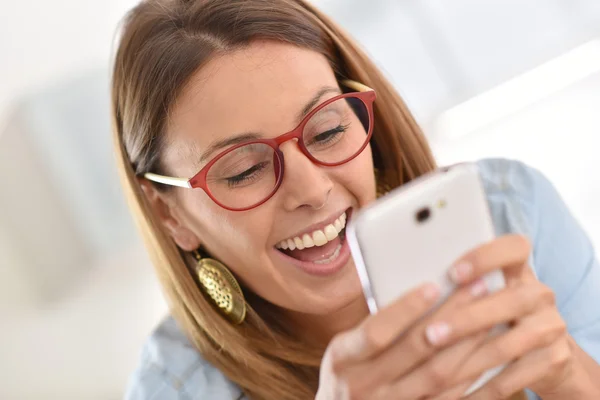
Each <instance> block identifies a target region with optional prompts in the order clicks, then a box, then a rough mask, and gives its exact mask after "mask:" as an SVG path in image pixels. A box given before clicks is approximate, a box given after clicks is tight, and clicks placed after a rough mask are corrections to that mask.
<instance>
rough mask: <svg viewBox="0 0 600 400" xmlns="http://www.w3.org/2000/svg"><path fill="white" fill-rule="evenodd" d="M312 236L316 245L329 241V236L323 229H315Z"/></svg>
mask: <svg viewBox="0 0 600 400" xmlns="http://www.w3.org/2000/svg"><path fill="white" fill-rule="evenodd" d="M336 236H337V235H336ZM312 238H313V241H314V242H315V246H323V245H324V244H325V243H327V236H325V233H323V231H314V232H313V234H312Z"/></svg>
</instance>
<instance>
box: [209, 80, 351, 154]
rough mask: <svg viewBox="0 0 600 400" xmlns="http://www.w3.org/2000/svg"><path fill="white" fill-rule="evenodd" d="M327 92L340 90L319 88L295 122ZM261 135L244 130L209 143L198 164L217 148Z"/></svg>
mask: <svg viewBox="0 0 600 400" xmlns="http://www.w3.org/2000/svg"><path fill="white" fill-rule="evenodd" d="M329 93H335V94H341V93H342V92H341V90H340V88H339V87H336V86H323V87H321V88H320V89H319V91H318V92H317V93H316V94H315V95H314V96H313V97H312V98H311V99H310V100H309V101H308V103H306V105H305V106H304V108H302V110H301V111H300V112H299V113H298V114H297V115H296V122H297V123H300V121H301V120H302V118H304V117H305V116H306V115H307V114H308V113H309V112H310V110H312V109H313V107H314V106H316V105H317V104H318V103H319V101H320V100H321V98H322V97H323V96H325V95H326V94H329ZM261 137H262V135H260V134H258V133H255V132H245V133H241V134H238V135H235V136H232V137H228V138H226V139H222V140H218V141H216V142H213V143H211V144H210V145H209V146H208V148H207V149H206V150H205V151H204V152H203V153H202V155H201V156H200V160H199V161H198V166H200V165H202V164H204V163H205V162H206V161H207V159H208V158H209V157H210V156H211V155H212V154H213V153H214V152H216V151H217V150H221V149H224V148H226V147H229V146H234V145H236V144H239V143H243V142H247V141H250V140H256V139H260V138H261Z"/></svg>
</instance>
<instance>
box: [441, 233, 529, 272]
mask: <svg viewBox="0 0 600 400" xmlns="http://www.w3.org/2000/svg"><path fill="white" fill-rule="evenodd" d="M530 252H531V244H530V242H529V240H528V239H527V238H526V237H525V236H521V235H506V236H501V237H499V238H498V239H495V240H493V241H491V242H489V243H486V244H483V245H482V246H480V247H478V248H476V249H475V250H472V251H470V252H468V253H467V254H465V255H464V256H462V257H461V258H460V259H459V260H458V261H457V262H456V263H455V264H454V265H453V266H452V267H451V268H450V271H449V276H450V279H452V281H453V282H455V283H457V284H464V283H469V282H472V281H473V280H475V279H477V278H479V277H482V276H483V275H485V274H487V273H488V272H491V271H494V270H497V269H505V270H511V269H519V268H522V267H523V266H524V265H526V263H527V261H528V258H529V254H530Z"/></svg>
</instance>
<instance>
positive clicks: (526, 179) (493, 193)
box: [477, 158, 566, 252]
mask: <svg viewBox="0 0 600 400" xmlns="http://www.w3.org/2000/svg"><path fill="white" fill-rule="evenodd" d="M477 166H478V168H479V173H480V176H481V181H482V183H483V187H484V189H485V192H486V195H487V198H488V202H489V205H490V211H491V213H492V216H493V218H494V222H495V224H496V228H497V231H498V232H497V233H499V234H505V233H520V234H523V235H526V236H528V237H529V238H530V239H531V240H532V241H535V240H536V238H537V237H538V236H539V235H540V233H541V230H540V228H541V226H540V224H539V222H540V218H541V217H542V216H543V217H551V218H554V219H557V218H560V217H561V216H562V214H564V213H565V212H566V206H565V205H564V203H563V202H562V199H561V197H560V195H559V194H558V192H557V191H556V189H555V188H554V186H553V185H552V183H551V182H550V181H549V180H548V178H546V176H545V175H543V174H542V173H541V172H540V171H538V170H537V169H535V168H532V167H531V166H528V165H527V164H525V163H522V162H520V161H515V160H510V159H503V158H490V159H484V160H480V161H478V162H477ZM535 251H536V249H535V248H534V252H535Z"/></svg>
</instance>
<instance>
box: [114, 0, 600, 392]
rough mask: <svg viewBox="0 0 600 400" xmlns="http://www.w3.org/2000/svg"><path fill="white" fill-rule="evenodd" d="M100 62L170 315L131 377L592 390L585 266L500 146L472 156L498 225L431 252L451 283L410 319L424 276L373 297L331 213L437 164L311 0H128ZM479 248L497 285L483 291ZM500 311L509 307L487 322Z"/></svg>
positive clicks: (595, 344) (170, 385) (232, 383)
mask: <svg viewBox="0 0 600 400" xmlns="http://www.w3.org/2000/svg"><path fill="white" fill-rule="evenodd" d="M114 65H115V66H114V76H113V100H112V107H113V113H114V124H115V140H116V152H117V155H118V163H119V167H120V171H121V176H122V180H123V184H124V188H125V191H126V193H127V196H128V199H129V204H130V207H131V209H132V210H133V213H134V214H135V216H136V220H137V223H138V224H139V228H140V230H141V232H142V234H143V236H144V239H145V242H146V245H147V247H148V249H149V251H150V254H151V256H152V259H153V262H154V265H155V267H156V272H157V274H158V276H159V278H160V281H161V284H162V287H163V290H164V292H165V295H166V298H167V300H168V302H169V306H170V309H171V312H172V315H173V317H174V319H168V320H166V321H165V322H164V323H163V324H162V325H161V326H160V327H159V328H158V329H157V331H156V332H155V333H154V334H153V335H152V337H151V338H150V340H149V341H148V342H147V345H146V346H145V350H144V353H143V357H142V361H141V365H140V367H139V368H138V370H137V371H136V373H135V375H134V376H133V377H132V380H131V384H130V386H129V389H128V395H127V397H128V398H132V399H150V398H155V399H175V398H198V399H217V400H221V399H238V398H239V399H241V398H250V399H275V400H281V399H312V398H315V396H316V398H317V399H319V400H327V399H347V398H348V399H349V398H352V399H417V398H428V399H432V398H435V399H457V398H460V397H461V395H462V393H464V392H465V390H466V389H467V388H468V387H469V386H470V385H471V384H472V383H473V382H474V381H475V380H476V379H477V377H478V376H480V374H481V373H482V372H483V371H485V370H487V369H489V368H491V367H494V366H497V365H502V364H505V363H509V366H508V367H507V368H506V369H504V370H503V371H502V372H501V373H500V374H499V375H497V376H496V377H495V378H494V379H493V380H491V381H490V382H488V383H487V384H486V385H484V386H483V387H482V388H480V389H479V390H477V391H475V392H474V393H472V394H471V395H470V397H469V399H496V398H508V397H510V396H511V395H513V394H514V393H517V394H518V393H519V392H521V393H523V390H524V389H527V390H528V392H527V393H528V395H529V396H530V397H531V398H535V396H536V395H535V394H534V393H536V394H537V395H538V396H540V397H541V398H543V399H592V398H600V388H599V386H598V382H600V367H599V366H598V364H597V360H598V359H599V358H600V308H599V307H598V306H597V305H598V304H600V294H599V291H598V288H599V287H600V268H599V266H598V263H597V262H596V261H595V259H594V254H593V250H592V247H591V245H590V242H589V241H588V239H587V238H586V236H585V235H584V233H583V232H582V231H581V229H580V228H579V227H578V226H577V224H576V222H575V221H574V220H573V218H572V217H571V216H570V214H569V213H568V211H567V209H566V208H565V206H564V204H563V203H562V201H561V200H560V199H559V197H558V195H557V194H556V192H555V191H554V189H553V188H552V186H551V184H550V183H549V182H548V181H547V180H546V179H545V178H544V177H543V176H541V175H540V174H539V173H538V172H536V171H534V170H532V169H530V168H528V167H526V166H524V165H521V164H518V163H516V162H511V161H505V160H487V161H482V162H480V163H479V167H480V169H481V175H482V179H483V181H484V184H485V187H486V190H487V194H488V199H489V204H490V208H491V211H492V213H493V215H494V219H495V223H496V227H497V231H498V234H499V237H498V239H497V240H495V241H493V242H492V243H489V244H486V245H484V246H482V247H481V248H478V249H474V250H473V251H472V252H471V253H469V254H466V255H465V256H464V257H462V258H461V260H458V261H457V263H456V265H454V267H453V268H452V269H451V270H450V271H449V274H450V276H451V277H452V278H453V279H454V280H455V282H456V283H458V284H459V285H460V290H458V291H457V292H456V293H455V294H454V295H453V296H452V297H451V298H450V299H449V300H448V301H447V302H446V303H445V304H444V306H443V307H441V308H440V309H439V310H438V311H436V312H435V313H434V314H432V315H431V316H429V317H428V318H427V319H425V320H421V319H420V318H419V317H420V316H421V315H422V314H424V313H425V311H426V310H427V309H428V308H429V307H430V306H431V304H432V303H434V302H435V299H436V297H437V296H439V290H438V289H437V288H436V287H435V286H434V285H431V284H428V285H424V286H423V287H420V288H415V290H413V291H412V292H410V293H407V294H406V295H404V296H403V297H402V298H400V299H399V300H398V301H397V302H396V303H394V304H393V305H392V306H390V307H389V308H386V309H383V310H381V311H380V312H379V313H378V314H377V315H374V316H369V314H368V310H367V306H366V304H365V301H364V297H363V295H362V292H361V286H360V283H359V279H358V277H357V274H356V271H355V269H354V265H353V262H352V260H351V258H350V255H349V252H348V246H347V244H346V242H345V239H344V226H345V224H346V223H347V221H348V218H351V217H352V216H351V215H352V212H353V211H355V210H357V209H360V208H361V207H363V206H365V205H366V204H368V203H370V202H372V201H373V200H375V198H376V196H377V193H378V192H379V193H382V192H385V191H386V190H389V188H393V187H397V186H399V185H402V184H403V183H406V182H408V181H410V180H411V179H413V178H415V177H417V176H419V175H421V174H424V173H427V172H429V171H432V170H433V169H434V168H436V165H435V162H434V160H433V157H432V155H431V152H430V150H429V147H428V145H427V143H426V141H425V139H424V137H423V135H422V134H421V132H420V131H419V128H418V126H417V125H416V123H415V121H414V119H413V118H412V116H411V115H410V112H409V111H408V110H407V108H406V106H405V105H404V104H403V103H402V101H401V99H400V98H399V96H398V95H397V94H396V93H395V91H394V90H393V88H392V86H391V85H390V84H389V83H388V82H387V81H386V80H385V78H384V77H383V75H382V74H381V73H380V72H379V71H378V70H377V68H376V67H375V66H374V64H373V63H372V62H371V61H370V60H369V59H368V58H367V57H366V56H365V55H364V53H363V52H362V51H361V50H360V49H359V48H358V47H357V46H356V44H355V43H354V42H353V41H352V40H351V39H350V38H349V37H348V36H347V35H346V34H345V33H344V32H343V31H342V30H341V29H340V28H339V27H338V26H336V25H335V24H334V23H333V22H332V21H331V20H329V19H328V18H327V17H325V16H324V15H323V14H321V13H320V12H319V11H318V10H316V9H315V8H314V7H313V6H312V5H310V4H308V3H305V2H304V1H303V0H248V1H232V0H189V1H183V0H153V1H145V2H143V3H141V4H140V5H138V6H137V7H136V8H135V9H133V10H132V11H131V13H130V14H129V15H128V17H127V19H126V21H125V25H124V28H123V32H122V36H121V39H120V45H119V48H118V52H117V54H116V59H115V64H114ZM375 97H377V100H375ZM286 132H287V133H286ZM182 177H184V178H182ZM526 236H527V237H528V238H529V240H528V239H526V238H525V237H526ZM418 267H419V266H402V265H400V266H399V268H418ZM495 269H502V270H503V271H504V273H505V276H506V277H507V280H508V283H509V284H508V288H507V289H505V290H503V291H501V292H499V293H496V294H493V295H487V294H486V288H485V286H484V285H483V284H482V281H481V280H480V279H478V278H479V277H481V276H482V274H484V273H486V272H488V271H491V270H495ZM175 321H177V322H175ZM497 323H510V326H511V329H510V330H509V331H508V332H506V333H504V334H502V335H501V336H498V337H496V338H494V339H493V340H487V341H486V340H484V337H485V335H486V332H487V330H488V329H489V328H490V327H491V326H493V325H495V324H497Z"/></svg>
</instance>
